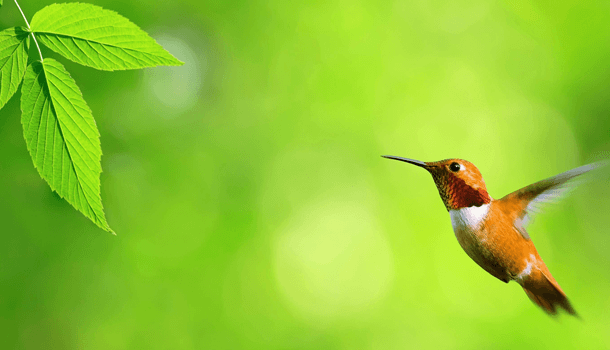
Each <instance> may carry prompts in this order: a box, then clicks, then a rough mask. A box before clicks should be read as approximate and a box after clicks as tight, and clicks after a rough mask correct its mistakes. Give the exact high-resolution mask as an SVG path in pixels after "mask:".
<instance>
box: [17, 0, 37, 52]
mask: <svg viewBox="0 0 610 350" xmlns="http://www.w3.org/2000/svg"><path fill="white" fill-rule="evenodd" d="M15 5H17V8H18V9H19V12H21V16H23V20H24V21H25V24H26V25H27V26H28V31H30V34H31V35H32V39H34V43H36V47H37V48H38V54H40V62H42V61H44V58H42V51H40V46H39V45H38V41H37V40H36V37H35V36H34V33H32V31H31V30H30V22H28V19H27V18H26V17H25V14H24V13H23V10H21V6H19V3H18V2H17V0H15Z"/></svg>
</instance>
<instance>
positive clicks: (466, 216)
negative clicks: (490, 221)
mask: <svg viewBox="0 0 610 350" xmlns="http://www.w3.org/2000/svg"><path fill="white" fill-rule="evenodd" d="M488 212H489V204H483V205H481V206H480V207H475V206H473V207H468V208H462V209H452V210H449V215H450V216H451V225H453V231H460V230H463V229H466V230H468V231H474V230H476V229H477V228H478V227H479V225H481V222H482V221H483V219H485V217H486V216H487V213H488Z"/></svg>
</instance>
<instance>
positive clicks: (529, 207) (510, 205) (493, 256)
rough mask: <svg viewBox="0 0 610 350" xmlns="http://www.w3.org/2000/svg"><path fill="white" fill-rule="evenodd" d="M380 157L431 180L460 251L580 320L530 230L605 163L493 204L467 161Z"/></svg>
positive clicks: (551, 310) (539, 301)
mask: <svg viewBox="0 0 610 350" xmlns="http://www.w3.org/2000/svg"><path fill="white" fill-rule="evenodd" d="M382 157H384V158H388V159H394V160H399V161H402V162H407V163H409V164H413V165H416V166H418V167H421V168H424V169H426V170H427V171H428V172H429V173H430V174H431V175H432V178H433V179H434V183H435V184H436V187H437V189H438V193H439V194H440V196H441V199H442V200H443V203H444V204H445V207H446V208H447V211H448V212H449V216H450V217H451V225H452V226H453V231H454V233H455V236H456V237H457V240H458V242H459V244H460V246H461V247H462V249H464V251H465V252H466V254H468V256H469V257H470V258H471V259H472V260H474V262H476V263H477V264H478V265H479V266H480V267H482V268H483V269H484V270H485V271H487V272H488V273H489V274H491V275H492V276H494V277H496V278H497V279H499V280H500V281H502V282H505V283H508V282H510V281H516V282H517V283H519V284H520V285H521V287H523V290H524V291H525V293H526V294H527V296H528V297H529V298H530V299H531V300H532V301H533V302H534V303H535V304H536V305H538V306H540V307H541V308H542V309H543V310H544V311H546V312H547V313H548V314H549V315H556V314H557V312H558V310H559V308H562V309H564V310H565V311H567V312H568V313H569V314H571V315H574V316H577V317H578V315H577V314H576V311H575V310H574V308H573V307H572V304H570V301H569V300H568V298H567V297H566V294H565V293H564V292H563V290H562V289H561V287H560V286H559V284H558V283H557V281H556V280H555V278H553V276H552V275H551V273H550V272H549V269H548V268H547V266H546V264H545V263H544V261H542V258H541V257H540V255H539V254H538V251H537V250H536V247H535V246H534V243H533V242H532V240H531V238H530V236H529V235H528V233H527V231H526V226H527V223H528V222H529V221H530V220H531V218H532V217H533V216H534V214H536V213H537V212H539V211H540V209H541V206H542V204H544V203H548V202H553V201H556V200H557V199H559V198H561V197H562V195H563V194H565V193H566V192H567V191H569V190H570V189H571V188H573V187H575V186H576V184H577V183H578V182H577V181H576V179H575V178H577V177H579V176H581V175H583V174H585V173H587V172H589V171H591V170H593V169H595V168H597V167H599V166H601V165H605V163H604V164H602V163H601V162H600V163H592V164H588V165H584V166H581V167H579V168H576V169H572V170H569V171H566V172H564V173H561V174H559V175H556V176H553V177H550V178H548V179H545V180H542V181H538V182H536V183H534V184H531V185H529V186H526V187H523V188H521V189H519V190H517V191H515V192H512V193H510V194H508V195H506V196H504V197H503V198H501V199H493V198H491V196H490V195H489V193H487V188H486V186H485V181H483V176H482V175H481V173H480V172H479V170H478V169H477V167H476V166H474V164H472V163H470V162H469V161H466V160H463V159H445V160H441V161H438V162H422V161H419V160H414V159H409V158H402V157H396V156H382ZM572 179H574V180H572ZM570 180H572V181H570Z"/></svg>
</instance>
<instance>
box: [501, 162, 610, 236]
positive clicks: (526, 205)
mask: <svg viewBox="0 0 610 350" xmlns="http://www.w3.org/2000/svg"><path fill="white" fill-rule="evenodd" d="M608 164H609V162H608V161H601V162H596V163H591V164H587V165H583V166H581V167H579V168H576V169H572V170H569V171H566V172H565V173H561V174H559V175H555V176H553V177H549V178H548V179H544V180H542V181H538V182H536V183H533V184H531V185H529V186H526V187H523V188H522V189H520V190H517V191H515V192H513V193H510V194H508V195H506V196H504V197H503V198H502V199H500V200H501V201H507V202H510V203H512V204H513V205H516V206H517V208H516V212H517V218H516V222H515V225H516V226H517V228H519V229H520V231H521V233H522V234H523V235H524V236H525V238H529V237H528V235H527V232H526V231H525V227H526V226H527V224H528V223H529V222H530V221H531V219H532V217H533V216H534V215H535V214H537V213H540V212H541V211H542V209H543V207H545V206H546V205H547V204H549V203H555V202H557V201H559V200H560V199H562V198H563V197H565V196H566V195H567V194H568V193H570V192H571V191H572V190H573V189H574V188H576V187H577V186H578V185H580V184H581V183H583V182H584V181H585V180H587V179H588V178H590V176H584V177H583V176H581V175H583V174H585V173H588V172H589V171H591V170H593V169H597V168H601V167H604V166H606V165H608Z"/></svg>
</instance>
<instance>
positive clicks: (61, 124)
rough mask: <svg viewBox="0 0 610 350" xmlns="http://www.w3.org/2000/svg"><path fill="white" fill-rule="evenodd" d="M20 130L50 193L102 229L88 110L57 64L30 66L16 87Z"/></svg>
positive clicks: (96, 151)
mask: <svg viewBox="0 0 610 350" xmlns="http://www.w3.org/2000/svg"><path fill="white" fill-rule="evenodd" d="M21 112H22V115H21V124H23V135H24V137H25V141H26V143H27V147H28V150H29V151H30V155H31V156H32V160H33V161H34V166H35V167H36V169H38V173H39V174H40V176H41V177H42V178H43V179H45V180H46V181H47V182H48V183H49V186H51V189H52V190H54V191H56V192H57V193H58V194H59V195H60V196H61V197H62V198H65V199H66V200H67V201H68V203H70V204H72V206H74V208H76V209H77V210H79V211H81V212H82V213H83V214H85V216H86V217H88V218H89V219H91V221H93V222H94V223H95V224H96V225H98V226H99V227H101V228H102V229H104V230H106V231H108V232H112V230H111V229H110V227H109V226H108V224H107V223H106V217H105V216H104V209H103V207H102V199H101V197H100V173H101V171H102V168H101V165H100V158H101V156H102V149H101V147H100V138H99V132H98V131H97V126H96V125H95V120H94V119H93V116H92V115H91V110H90V109H89V106H87V103H86V102H85V100H84V99H83V96H82V95H81V92H80V90H79V88H78V86H76V83H75V82H74V80H73V79H72V77H71V76H70V74H68V72H67V71H66V69H65V68H64V66H62V65H61V63H59V62H57V61H55V60H53V59H50V58H47V59H45V60H44V62H34V63H32V64H30V66H29V67H28V68H27V71H26V73H25V78H24V80H23V86H22V87H21Z"/></svg>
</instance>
